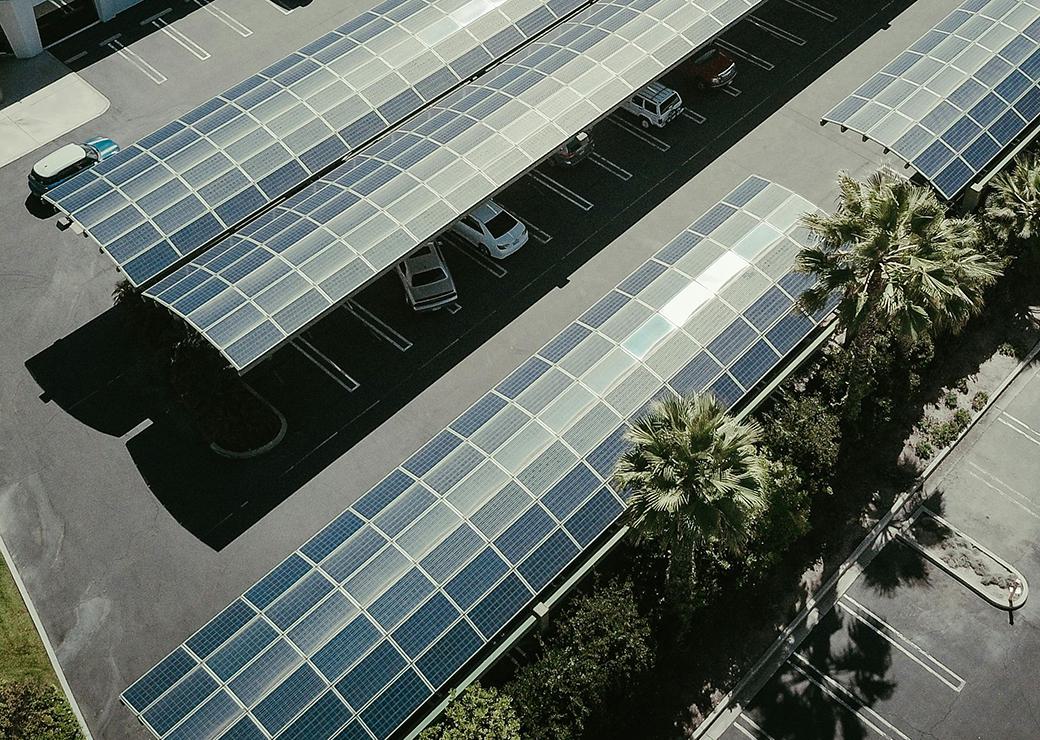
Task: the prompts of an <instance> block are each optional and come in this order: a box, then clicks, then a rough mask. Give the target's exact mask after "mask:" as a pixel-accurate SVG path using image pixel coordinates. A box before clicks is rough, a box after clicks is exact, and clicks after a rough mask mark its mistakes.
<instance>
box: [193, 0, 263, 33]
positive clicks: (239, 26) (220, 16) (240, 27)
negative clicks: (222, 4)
mask: <svg viewBox="0 0 1040 740" xmlns="http://www.w3.org/2000/svg"><path fill="white" fill-rule="evenodd" d="M186 2H194V3H195V4H196V5H198V6H199V7H200V8H202V9H203V10H205V11H206V12H207V13H209V14H210V15H212V16H213V17H214V18H216V19H217V20H218V21H220V22H221V23H223V24H224V25H225V26H227V27H228V28H230V29H231V30H232V31H234V32H235V33H237V34H238V35H239V36H241V37H242V38H248V37H249V36H252V35H253V32H252V30H250V29H249V27H248V26H246V25H245V24H244V23H241V22H239V21H238V20H236V19H235V18H233V17H232V16H231V14H229V13H227V12H225V11H223V10H221V9H220V8H213V7H210V2H209V1H208V0H186Z"/></svg>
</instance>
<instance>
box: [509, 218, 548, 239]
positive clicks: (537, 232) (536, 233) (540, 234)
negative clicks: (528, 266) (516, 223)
mask: <svg viewBox="0 0 1040 740" xmlns="http://www.w3.org/2000/svg"><path fill="white" fill-rule="evenodd" d="M517 218H520V217H519V216H517ZM520 223H522V224H523V225H524V226H526V227H527V230H528V231H529V232H531V236H532V237H533V238H534V240H535V241H536V242H539V243H540V244H548V243H549V242H551V241H552V234H550V233H549V232H548V231H545V230H544V229H541V228H539V227H537V226H535V225H534V224H533V223H531V220H530V219H528V218H521V219H520Z"/></svg>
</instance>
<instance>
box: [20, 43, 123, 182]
mask: <svg viewBox="0 0 1040 740" xmlns="http://www.w3.org/2000/svg"><path fill="white" fill-rule="evenodd" d="M0 80H2V81H3V89H2V91H0V95H2V96H3V98H2V101H0V105H2V106H3V107H0V167H2V166H4V165H5V164H8V163H10V162H13V161H15V160H16V159H19V158H21V157H23V156H25V155H26V154H28V153H30V152H32V151H33V150H34V149H37V148H39V147H41V146H43V145H44V144H47V143H49V142H51V141H54V140H55V139H57V138H58V137H60V136H62V135H63V134H66V133H68V132H69V131H71V130H73V129H74V128H77V127H78V126H82V125H83V124H84V123H87V122H88V121H92V120H93V119H95V118H97V117H98V116H100V115H101V114H102V113H104V112H105V111H106V110H108V106H109V102H108V98H106V97H105V96H104V95H102V94H101V93H100V92H98V91H97V90H96V89H95V88H94V87H93V86H92V85H91V84H90V83H88V82H87V81H86V80H84V79H83V78H82V77H80V76H79V75H78V74H76V73H75V72H69V71H68V69H67V68H66V67H65V66H64V65H63V64H61V63H60V62H58V61H57V60H56V59H54V57H52V56H50V55H49V54H43V55H41V56H40V57H36V58H35V59H32V60H4V61H2V62H0ZM41 82H42V83H43V84H41Z"/></svg>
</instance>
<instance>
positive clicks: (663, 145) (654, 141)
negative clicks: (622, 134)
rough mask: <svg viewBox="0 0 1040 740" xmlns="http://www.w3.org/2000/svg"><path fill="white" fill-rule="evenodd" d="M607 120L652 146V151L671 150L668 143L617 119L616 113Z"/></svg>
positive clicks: (621, 119)
mask: <svg viewBox="0 0 1040 740" xmlns="http://www.w3.org/2000/svg"><path fill="white" fill-rule="evenodd" d="M607 120H608V121H610V122H611V123H612V124H614V125H615V126H617V127H618V128H621V129H624V130H625V131H627V132H628V133H630V134H632V135H633V136H634V137H636V138H637V139H641V140H643V141H645V142H646V143H647V144H649V145H650V146H652V147H653V148H654V149H656V150H657V151H659V152H667V151H668V150H669V149H671V148H672V145H671V144H669V143H668V142H666V141H661V140H660V139H658V138H657V137H656V136H654V135H653V134H648V133H647V132H646V131H643V130H642V129H641V128H639V127H638V126H633V125H632V124H631V123H629V122H628V121H626V120H624V119H623V118H620V117H618V114H617V113H614V114H612V115H610V116H609V117H608V118H607Z"/></svg>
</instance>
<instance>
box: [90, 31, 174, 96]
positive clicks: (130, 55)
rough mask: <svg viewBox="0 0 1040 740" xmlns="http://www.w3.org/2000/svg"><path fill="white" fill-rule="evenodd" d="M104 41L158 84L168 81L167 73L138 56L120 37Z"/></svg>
mask: <svg viewBox="0 0 1040 740" xmlns="http://www.w3.org/2000/svg"><path fill="white" fill-rule="evenodd" d="M102 43H104V44H105V46H107V47H108V48H109V49H111V50H112V51H114V52H115V53H116V54H118V55H119V56H121V57H123V59H125V60H126V61H128V62H130V64H132V65H134V66H135V67H137V69H138V70H140V71H141V72H142V73H143V74H144V75H145V76H146V77H147V78H148V79H150V80H151V81H152V82H154V83H155V84H156V85H161V84H163V83H164V82H166V80H167V77H166V75H164V74H163V73H162V72H160V71H159V70H157V69H156V68H155V67H153V66H152V65H150V64H149V63H148V62H146V61H145V60H144V59H142V58H141V57H140V56H138V55H137V54H136V53H135V52H133V51H131V50H130V49H128V48H126V47H125V46H123V42H121V41H120V40H119V39H118V38H112V39H110V40H109V41H108V42H102Z"/></svg>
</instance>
